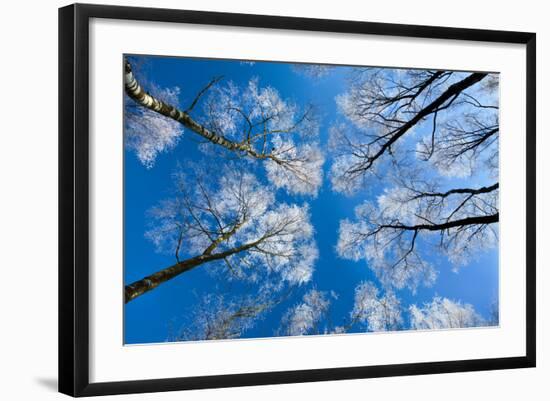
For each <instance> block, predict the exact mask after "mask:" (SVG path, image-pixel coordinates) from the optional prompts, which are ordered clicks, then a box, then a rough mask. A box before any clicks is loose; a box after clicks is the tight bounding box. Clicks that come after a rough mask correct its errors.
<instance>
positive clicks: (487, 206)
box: [337, 180, 499, 290]
mask: <svg viewBox="0 0 550 401" xmlns="http://www.w3.org/2000/svg"><path fill="white" fill-rule="evenodd" d="M437 188H438V183H437V182H435V181H429V182H428V181H420V180H410V181H405V180H401V181H400V182H399V184H398V185H397V186H396V187H394V188H392V189H389V190H386V191H385V192H384V193H383V194H382V195H381V196H379V197H378V199H377V202H365V203H364V204H362V205H360V206H358V207H357V208H356V211H355V214H356V219H355V221H352V220H343V221H342V222H341V224H340V231H339V240H338V246H337V251H338V254H339V255H340V256H341V257H344V258H348V259H352V260H361V259H364V260H366V261H367V262H368V265H369V266H370V267H371V268H372V269H373V270H374V271H375V272H376V274H377V276H378V277H379V279H380V280H382V282H383V283H385V284H386V285H391V286H394V287H396V288H403V287H409V288H410V289H412V290H415V289H416V287H417V286H418V285H420V284H424V285H431V284H433V282H434V281H435V278H436V272H435V270H434V268H433V266H432V265H431V263H429V262H428V261H427V260H426V259H425V258H424V257H423V255H422V252H421V250H420V248H421V247H419V241H420V240H424V244H425V245H426V246H427V247H428V248H435V249H436V250H438V251H440V252H442V253H443V254H444V255H445V256H447V258H448V259H449V260H450V261H451V262H452V263H453V264H455V266H458V265H461V264H464V263H466V262H467V261H468V260H469V259H471V258H472V257H475V256H477V255H478V254H479V253H480V252H482V251H483V250H486V249H490V248H493V247H495V246H496V244H497V243H498V232H497V229H496V224H497V223H498V220H499V212H498V184H493V185H489V186H484V187H479V188H454V189H449V190H447V191H440V190H438V189H437ZM426 252H430V251H426Z"/></svg>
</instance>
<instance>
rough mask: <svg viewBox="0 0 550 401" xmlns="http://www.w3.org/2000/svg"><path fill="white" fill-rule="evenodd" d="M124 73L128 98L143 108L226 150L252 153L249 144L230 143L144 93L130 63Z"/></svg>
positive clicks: (177, 110)
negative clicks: (175, 122) (179, 124)
mask: <svg viewBox="0 0 550 401" xmlns="http://www.w3.org/2000/svg"><path fill="white" fill-rule="evenodd" d="M124 73H125V74H124V88H125V90H126V93H127V94H128V96H130V98H132V99H133V100H135V101H136V102H137V103H138V104H140V105H141V106H143V107H146V108H148V109H149V110H152V111H155V112H157V113H159V114H162V115H163V116H165V117H168V118H171V119H173V120H176V121H177V122H179V123H181V124H182V125H183V126H184V127H186V128H189V129H190V130H192V131H193V132H195V133H197V134H199V135H200V136H202V137H203V138H206V139H207V140H209V141H210V142H213V143H215V144H217V145H220V146H223V147H224V148H227V149H229V150H231V151H235V150H240V151H243V152H249V153H250V151H251V148H250V146H249V145H248V144H241V143H236V142H233V141H230V140H228V139H226V138H224V137H223V136H221V135H218V134H216V133H214V132H212V131H210V130H209V129H207V128H206V127H204V126H203V125H201V124H199V123H198V122H196V121H195V120H194V119H193V118H192V117H191V116H190V115H189V114H188V113H186V112H184V111H181V110H179V109H177V108H175V107H174V106H171V105H169V104H166V103H164V102H163V101H162V100H159V99H157V98H155V97H153V96H151V95H150V94H149V93H147V92H146V91H144V90H143V88H142V87H141V86H140V85H139V83H138V82H137V80H136V78H135V77H134V74H133V73H132V67H131V65H130V63H129V62H128V61H125V65H124Z"/></svg>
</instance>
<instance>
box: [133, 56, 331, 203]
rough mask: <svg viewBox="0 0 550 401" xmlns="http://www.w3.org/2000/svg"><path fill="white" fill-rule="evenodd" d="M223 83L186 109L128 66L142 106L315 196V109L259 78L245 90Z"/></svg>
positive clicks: (318, 170) (318, 172)
mask: <svg viewBox="0 0 550 401" xmlns="http://www.w3.org/2000/svg"><path fill="white" fill-rule="evenodd" d="M220 80H221V78H220V77H216V78H214V79H212V81H211V82H209V83H208V84H207V85H206V86H205V87H204V88H203V89H202V90H201V91H200V92H199V93H198V94H197V95H196V96H195V98H194V100H193V101H192V102H191V104H190V105H189V106H188V107H187V108H185V109H182V108H179V107H178V105H177V104H173V103H170V102H168V101H164V100H163V99H162V98H160V97H156V96H154V94H153V93H152V92H151V91H149V92H147V91H145V90H144V89H143V88H142V86H141V85H140V84H139V83H138V81H137V80H136V78H135V76H134V74H133V72H132V68H131V65H130V63H129V62H128V61H127V60H126V62H125V90H126V94H127V95H128V96H129V97H130V98H131V99H133V101H135V102H136V103H137V104H139V105H140V106H141V107H144V108H146V109H147V110H150V111H152V112H154V113H157V114H158V115H161V116H163V117H164V118H166V119H169V120H170V121H175V122H177V123H179V124H180V125H181V126H182V127H184V128H186V129H188V130H189V131H191V132H192V133H194V134H196V135H198V137H200V138H202V139H203V140H205V141H206V143H208V144H209V145H212V146H213V147H214V148H217V149H223V150H224V151H225V152H226V153H227V152H230V154H232V155H234V156H239V157H240V156H246V157H249V158H251V159H255V160H261V161H263V162H264V163H265V168H266V170H267V175H268V178H269V179H270V181H271V182H272V183H273V184H274V185H275V186H276V187H278V188H285V189H286V190H287V191H289V192H291V193H298V194H313V195H315V194H316V193H317V191H318V189H319V187H320V185H321V182H322V165H323V162H324V157H323V154H322V152H321V150H320V148H319V146H318V143H317V134H318V131H319V123H318V118H317V116H316V113H315V110H314V108H313V106H311V105H308V106H306V107H305V108H304V109H303V110H301V109H300V108H299V107H298V106H297V105H296V104H294V103H292V102H289V101H285V100H283V99H281V97H280V95H279V93H278V92H277V90H275V89H274V88H272V87H264V88H261V87H260V86H259V82H258V80H257V79H252V80H251V81H250V82H249V83H248V85H247V86H246V87H244V88H239V87H237V86H236V85H235V84H233V83H232V82H228V83H226V84H225V85H221V84H220ZM199 103H201V104H202V105H203V107H202V111H201V108H200V107H198V105H199ZM157 136H159V135H157ZM162 137H163V138H164V136H162ZM165 147H166V146H164V147H163V149H164V148H165Z"/></svg>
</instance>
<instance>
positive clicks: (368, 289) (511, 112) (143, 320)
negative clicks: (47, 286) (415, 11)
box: [59, 4, 536, 396]
mask: <svg viewBox="0 0 550 401" xmlns="http://www.w3.org/2000/svg"><path fill="white" fill-rule="evenodd" d="M59 78H60V79H59V112H60V119H59V141H60V142H59V143H60V148H59V149H60V156H59V163H60V164H59V188H60V205H59V207H60V222H59V224H60V238H59V244H60V245H59V258H60V261H59V389H60V391H61V392H63V393H66V394H69V395H72V396H92V395H103V394H120V393H135V392H152V391H169V390H184V389H199V388H212V387H227V386H248V385H260V384H277V383H291V382H307V381H321V380H341V379H354V378H371V377H382V376H396V375H417V374H428V373H439V372H461V371H475V370H488V369H510V368H526V367H532V366H535V221H536V219H535V34H533V33H522V32H506V31H486V30H470V29H458V28H443V27H428V26H413V25H395V24H382V23H368V22H356V21H336V20H319V19H307V18H293V17H275V16H262V15H242V14H231V13H214V12H201V11H182V10H166V9H147V8H134V7H115V6H99V5H83V4H78V5H71V6H67V7H64V8H61V9H60V10H59Z"/></svg>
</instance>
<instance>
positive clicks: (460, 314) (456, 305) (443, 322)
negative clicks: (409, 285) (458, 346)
mask: <svg viewBox="0 0 550 401" xmlns="http://www.w3.org/2000/svg"><path fill="white" fill-rule="evenodd" d="M409 312H410V316H411V328H412V329H415V330H437V329H454V328H463V327H479V326H485V325H486V322H485V321H484V319H483V318H482V317H481V316H480V315H479V314H478V313H477V312H476V311H475V310H474V307H473V306H472V305H470V304H462V303H461V302H455V301H451V300H449V299H447V298H441V297H435V298H434V299H433V300H432V302H430V303H426V304H424V305H423V306H422V307H418V306H416V305H412V306H411V307H410V309H409Z"/></svg>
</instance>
